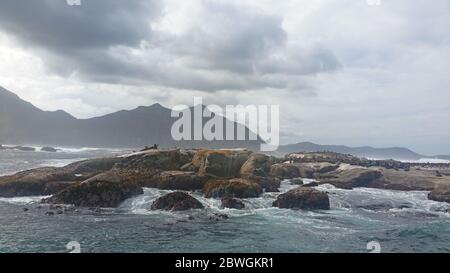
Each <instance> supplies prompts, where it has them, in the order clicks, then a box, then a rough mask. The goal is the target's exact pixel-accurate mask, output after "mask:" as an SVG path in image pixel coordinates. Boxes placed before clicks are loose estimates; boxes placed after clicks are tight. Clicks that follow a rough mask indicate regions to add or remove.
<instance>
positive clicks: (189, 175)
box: [0, 149, 450, 211]
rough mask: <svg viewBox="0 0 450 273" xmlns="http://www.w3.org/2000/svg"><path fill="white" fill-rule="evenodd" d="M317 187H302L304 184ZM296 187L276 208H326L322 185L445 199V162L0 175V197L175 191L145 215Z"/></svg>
mask: <svg viewBox="0 0 450 273" xmlns="http://www.w3.org/2000/svg"><path fill="white" fill-rule="evenodd" d="M305 178H309V179H314V181H315V182H313V183H310V184H305V185H304V184H303V181H302V179H305ZM283 179H292V180H291V183H292V184H295V185H297V187H296V188H294V189H292V190H290V191H288V192H286V193H283V194H281V193H280V194H279V195H278V197H277V199H276V201H275V202H273V206H275V207H279V208H290V209H303V210H305V209H306V210H308V209H313V210H315V209H322V210H326V209H329V208H330V202H329V198H328V195H327V193H326V192H323V191H320V190H318V189H316V186H319V185H321V184H331V185H333V186H335V187H337V188H341V189H347V190H351V189H353V188H357V187H367V188H378V189H391V190H402V191H430V193H429V195H428V198H429V199H431V200H435V201H439V202H450V166H449V165H448V164H416V163H402V162H398V161H393V160H381V161H376V160H367V159H362V158H358V157H354V156H351V155H345V154H338V153H331V152H320V153H292V154H288V155H286V156H285V157H284V158H276V157H271V156H268V155H265V154H260V153H254V152H251V151H249V150H245V149H226V150H212V149H171V150H164V149H151V150H144V151H141V152H135V153H130V154H125V155H121V156H115V157H108V158H99V159H91V160H85V161H80V162H75V163H72V164H70V165H67V166H65V167H61V168H57V167H45V168H38V169H33V170H28V171H23V172H19V173H16V174H13V175H9V176H3V177H0V197H16V196H50V197H48V198H45V199H43V200H42V202H43V203H47V204H55V205H56V204H57V205H61V204H67V205H73V206H75V207H90V208H92V207H95V208H111V207H117V206H119V205H120V204H121V203H122V202H123V201H125V200H126V199H128V198H131V197H133V196H137V195H140V194H143V188H158V189H165V190H173V191H175V192H172V193H169V194H167V195H164V196H162V197H160V198H158V199H157V200H156V201H154V202H153V204H149V205H148V209H149V210H157V209H162V210H174V211H180V210H189V209H202V208H203V205H202V204H201V202H199V201H198V200H196V199H195V197H193V196H192V195H191V194H190V192H200V193H201V194H202V195H203V196H205V197H206V198H216V199H220V200H221V202H222V207H224V208H235V209H243V208H245V205H244V203H243V202H242V199H246V198H255V197H259V196H260V195H261V194H263V193H264V192H273V193H277V192H278V191H279V188H280V181H281V180H283Z"/></svg>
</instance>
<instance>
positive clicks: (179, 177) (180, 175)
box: [141, 171, 210, 191]
mask: <svg viewBox="0 0 450 273" xmlns="http://www.w3.org/2000/svg"><path fill="white" fill-rule="evenodd" d="M208 179H210V177H209V176H199V175H197V174H196V173H194V172H182V171H163V172H161V173H158V174H156V175H155V176H153V177H152V178H151V179H149V180H147V181H145V182H143V183H141V185H142V186H144V187H150V188H158V189H166V190H183V191H195V190H201V189H203V187H204V186H205V183H206V181H207V180H208Z"/></svg>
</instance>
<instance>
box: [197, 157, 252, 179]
mask: <svg viewBox="0 0 450 273" xmlns="http://www.w3.org/2000/svg"><path fill="white" fill-rule="evenodd" d="M250 154H251V152H250V151H247V150H199V151H197V153H195V155H194V157H193V159H192V164H193V166H194V168H195V169H198V172H199V174H201V175H213V176H217V177H225V178H233V177H238V176H239V174H240V171H241V168H242V166H243V165H244V163H245V162H246V161H247V160H248V158H249V156H250Z"/></svg>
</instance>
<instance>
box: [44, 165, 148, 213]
mask: <svg viewBox="0 0 450 273" xmlns="http://www.w3.org/2000/svg"><path fill="white" fill-rule="evenodd" d="M143 193H144V192H143V190H142V188H141V187H140V186H138V185H137V184H135V183H130V182H128V181H126V180H125V179H123V178H122V177H121V175H120V174H119V173H117V172H115V171H109V172H107V173H102V174H100V175H98V176H95V177H93V178H90V179H88V180H85V181H82V182H78V183H75V184H74V185H71V186H70V187H68V188H66V189H64V190H62V191H60V192H58V193H57V194H55V195H53V196H52V197H50V198H47V199H44V200H43V202H44V203H50V204H70V205H74V206H76V207H103V208H110V207H117V206H119V205H120V204H121V203H122V202H123V201H125V200H126V199H128V198H130V197H133V196H136V195H139V194H143Z"/></svg>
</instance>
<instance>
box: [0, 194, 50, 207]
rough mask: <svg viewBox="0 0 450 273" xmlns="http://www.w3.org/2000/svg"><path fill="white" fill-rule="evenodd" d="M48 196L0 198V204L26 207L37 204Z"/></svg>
mask: <svg viewBox="0 0 450 273" xmlns="http://www.w3.org/2000/svg"><path fill="white" fill-rule="evenodd" d="M48 197H50V196H30V197H28V196H27V197H10V198H3V197H2V198H0V202H3V203H9V204H17V205H28V204H34V203H39V202H40V201H41V200H42V199H44V198H48Z"/></svg>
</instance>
